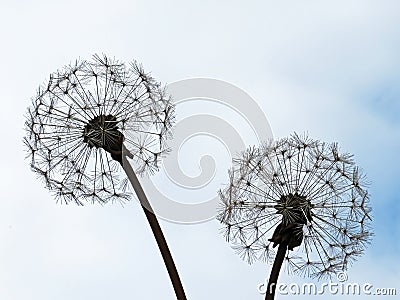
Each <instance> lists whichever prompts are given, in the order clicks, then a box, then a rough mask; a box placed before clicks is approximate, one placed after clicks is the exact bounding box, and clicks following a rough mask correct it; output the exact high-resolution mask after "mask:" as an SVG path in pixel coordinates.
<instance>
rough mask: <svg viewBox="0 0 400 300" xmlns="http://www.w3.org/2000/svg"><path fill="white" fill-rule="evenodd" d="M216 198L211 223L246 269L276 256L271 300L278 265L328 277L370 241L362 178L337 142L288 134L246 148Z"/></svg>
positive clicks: (269, 286) (268, 295)
mask: <svg viewBox="0 0 400 300" xmlns="http://www.w3.org/2000/svg"><path fill="white" fill-rule="evenodd" d="M220 197H221V200H222V208H221V212H220V214H219V215H218V220H219V221H220V222H221V223H222V224H223V225H224V233H225V236H226V238H227V240H228V241H229V242H231V243H232V244H233V247H234V248H235V249H236V250H237V252H238V254H239V255H240V256H241V257H242V258H243V259H245V260H246V261H247V262H249V263H251V262H253V261H254V260H256V259H261V260H270V259H273V258H274V257H275V260H274V263H273V266H272V270H271V274H270V278H269V281H268V284H267V286H266V298H265V299H274V295H275V287H276V283H277V280H278V275H279V272H280V269H281V266H282V263H283V262H284V261H286V262H287V267H288V271H290V272H293V273H298V274H300V275H303V276H310V277H317V278H322V277H325V276H327V277H330V276H331V275H332V274H335V273H338V272H341V271H344V270H346V268H347V266H348V265H349V264H351V263H352V261H353V260H354V259H355V258H357V257H358V256H359V255H360V254H361V253H362V252H363V250H364V249H365V247H366V244H368V243H369V240H370V237H371V235H372V233H371V231H370V220H371V217H370V212H371V210H370V208H369V197H368V193H367V190H366V189H365V176H364V175H363V174H362V172H361V171H360V170H359V168H358V167H357V166H355V164H354V162H353V160H352V156H351V155H349V154H340V153H339V150H338V146H337V144H336V143H334V144H325V143H322V142H320V141H314V140H312V139H310V138H308V137H307V136H299V135H297V134H293V135H292V136H290V137H289V138H284V139H281V140H279V141H275V142H272V141H270V142H267V143H265V144H263V145H262V146H261V147H260V148H254V147H253V148H250V149H248V150H246V151H245V152H244V153H243V155H242V156H241V157H240V158H238V159H236V160H234V166H233V169H232V170H231V171H230V183H229V184H228V186H227V187H226V188H225V189H224V190H223V191H220ZM276 246H278V249H277V252H276V253H275V251H274V248H275V247H276Z"/></svg>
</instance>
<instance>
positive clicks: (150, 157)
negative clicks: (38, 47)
mask: <svg viewBox="0 0 400 300" xmlns="http://www.w3.org/2000/svg"><path fill="white" fill-rule="evenodd" d="M172 121H173V105H172V104H171V101H170V98H169V97H166V95H165V92H164V90H163V88H162V87H161V86H160V84H159V83H157V82H155V81H154V79H153V78H152V77H151V76H149V75H148V74H146V73H145V72H144V71H143V69H142V67H141V66H140V65H138V64H137V63H136V62H133V63H131V64H130V65H129V66H127V65H125V64H123V63H121V62H119V61H117V60H115V59H110V58H108V57H106V56H102V57H100V56H98V55H95V56H94V57H93V59H92V60H90V61H87V60H82V61H76V62H75V63H74V64H71V65H68V66H66V67H64V68H63V69H62V70H59V71H57V72H55V73H53V74H51V75H50V79H49V81H48V82H47V83H45V84H43V85H42V86H40V87H39V89H38V92H37V95H36V97H34V99H33V100H32V106H31V107H29V109H28V113H27V117H26V123H25V128H26V132H27V135H26V137H25V140H24V142H25V145H26V148H27V150H28V152H29V156H30V157H31V168H32V170H33V171H34V172H36V173H37V174H38V176H39V177H40V178H41V179H42V180H43V181H44V183H45V184H46V186H47V188H49V189H50V190H51V191H53V192H54V193H55V194H56V196H57V198H58V200H60V201H63V202H67V203H68V202H71V201H73V202H75V203H77V204H80V205H81V204H83V202H85V201H91V202H100V203H105V202H108V201H110V200H127V199H129V197H130V193H129V190H127V179H126V176H124V175H122V174H120V172H121V167H120V164H121V163H122V152H123V151H125V152H124V153H126V154H127V156H129V157H130V158H131V159H132V160H133V164H134V166H135V169H136V172H137V173H139V174H140V173H145V172H148V171H149V172H153V171H154V170H157V168H158V164H159V160H160V156H162V155H163V154H164V153H165V152H166V148H165V140H166V139H167V138H168V137H169V136H170V128H171V123H172ZM121 175H122V177H123V178H122V179H121Z"/></svg>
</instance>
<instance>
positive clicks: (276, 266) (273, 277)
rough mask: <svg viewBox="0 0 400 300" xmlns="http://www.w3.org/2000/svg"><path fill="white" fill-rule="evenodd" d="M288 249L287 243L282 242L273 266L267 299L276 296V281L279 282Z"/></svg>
mask: <svg viewBox="0 0 400 300" xmlns="http://www.w3.org/2000/svg"><path fill="white" fill-rule="evenodd" d="M286 250H287V243H280V244H279V247H278V252H277V253H276V256H275V260H274V264H273V266H272V270H271V274H270V276H269V280H268V285H267V292H266V295H265V300H273V299H274V298H275V290H276V283H277V282H278V277H279V272H280V270H281V267H282V263H283V260H284V259H285V255H286Z"/></svg>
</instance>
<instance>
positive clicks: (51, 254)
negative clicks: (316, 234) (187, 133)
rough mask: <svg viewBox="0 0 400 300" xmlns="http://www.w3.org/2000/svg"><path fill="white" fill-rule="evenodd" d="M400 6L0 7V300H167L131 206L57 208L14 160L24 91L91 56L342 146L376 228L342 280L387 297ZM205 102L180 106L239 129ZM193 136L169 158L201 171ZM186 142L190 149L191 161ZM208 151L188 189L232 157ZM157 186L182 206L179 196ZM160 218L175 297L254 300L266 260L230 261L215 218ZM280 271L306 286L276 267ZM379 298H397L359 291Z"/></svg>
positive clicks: (208, 190) (163, 276) (397, 248)
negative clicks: (205, 166)
mask: <svg viewBox="0 0 400 300" xmlns="http://www.w3.org/2000/svg"><path fill="white" fill-rule="evenodd" d="M399 11H400V4H399V2H398V1H385V0H382V1H367V0H366V1H301V2H299V1H280V2H279V3H276V1H255V0H254V1H247V2H245V1H226V0H221V1H208V0H206V1H178V0H173V1H161V0H160V1H144V0H142V1H128V0H115V1H112V2H110V1H103V0H98V1H91V0H90V1H77V0H71V1H57V2H56V1H34V2H33V1H14V2H10V1H2V2H1V3H0V37H1V47H0V54H1V57H2V59H3V61H2V66H1V68H2V70H3V71H4V73H1V72H0V82H1V90H2V96H1V101H2V105H3V106H2V109H1V110H0V118H1V120H2V126H1V127H0V130H1V136H3V142H2V145H3V146H2V147H0V151H1V155H0V157H1V164H2V170H3V171H4V172H3V173H1V175H0V184H1V189H0V241H1V243H0V266H1V267H0V299H5V300H22V299H33V300H36V299H38V300H39V299H40V300H47V299H49V300H50V299H59V300H67V299H68V300H69V299H74V300H79V299H98V300H103V299H104V300H105V299H121V300H123V299H143V300H144V299H166V300H168V299H174V294H173V290H172V287H171V284H170V282H169V279H168V277H167V272H166V270H165V268H164V266H163V263H162V260H161V258H160V255H159V253H158V250H157V248H156V245H155V242H154V239H153V237H152V235H151V232H150V230H149V228H148V225H147V223H146V220H145V218H144V215H143V212H142V211H141V208H140V206H139V205H138V203H137V202H136V201H132V202H130V203H128V204H126V205H125V206H121V205H118V204H109V205H105V206H99V205H90V204H88V205H86V206H84V207H76V206H74V205H68V206H66V205H60V204H57V203H55V201H54V199H53V198H52V196H51V194H50V193H49V192H48V191H47V190H46V189H45V188H44V187H43V186H42V185H41V183H40V182H39V180H37V178H35V175H34V174H33V173H32V172H31V171H30V169H29V161H28V160H27V159H25V156H26V153H25V152H24V148H23V143H22V139H23V136H24V135H25V132H24V129H23V124H24V114H25V112H26V109H27V107H28V106H29V105H30V99H31V97H32V96H34V95H35V92H36V89H37V87H38V86H39V85H40V84H41V83H43V82H44V81H45V80H46V79H48V76H49V74H50V73H51V72H54V71H56V70H57V69H58V68H61V67H62V66H64V65H66V64H68V63H70V62H73V61H74V60H75V59H76V58H82V59H86V58H90V57H91V56H92V55H93V54H95V53H106V54H107V55H110V56H115V57H116V58H118V59H119V60H122V61H126V62H129V61H132V60H133V59H136V60H137V61H139V62H141V63H142V64H143V66H144V68H145V69H146V70H148V71H150V72H151V74H152V75H153V76H154V77H155V78H156V79H157V80H159V81H161V82H163V83H164V84H170V83H174V82H176V81H179V80H184V79H187V78H197V77H201V78H212V79H217V80H222V81H225V82H228V83H230V84H232V85H234V86H236V87H238V88H240V89H242V90H243V91H246V93H248V95H250V96H251V98H252V99H254V100H255V102H256V103H257V104H258V106H259V107H260V109H261V110H262V111H263V113H264V115H265V117H266V119H267V120H268V123H269V126H270V128H271V130H272V133H273V136H274V138H280V137H285V136H287V135H290V134H291V133H293V132H294V131H296V132H308V134H309V135H310V136H311V137H313V138H316V139H321V140H324V141H327V142H338V143H339V145H340V147H341V149H343V151H346V152H350V153H353V154H354V158H355V161H356V162H357V164H358V165H359V166H360V167H362V169H363V170H364V171H365V173H366V174H367V176H368V180H369V182H370V186H369V193H370V194H371V205H372V208H373V216H374V221H373V228H374V233H375V235H374V238H373V240H372V243H371V245H370V246H369V247H368V248H367V250H366V251H365V254H364V255H363V256H362V257H360V258H359V259H358V261H356V262H355V263H354V264H353V266H351V268H350V269H349V271H348V281H349V282H350V281H351V282H357V283H360V284H362V283H372V284H373V285H374V287H377V288H397V293H398V294H399V293H400V286H399V281H400V267H399V265H398V262H399V258H400V257H399V253H400V242H399V239H398V238H399V237H400V221H399V220H400V219H399V218H398V216H397V213H399V212H400V204H399V203H400V202H399V191H398V186H399V177H398V170H399V169H400V161H399V159H398V153H399V150H400V118H399V117H398V116H399V114H400V100H399V98H400V89H399V82H400V71H399V70H400V56H399V53H400V19H399V18H398V12H399ZM213 105H215V104H210V103H208V102H207V103H206V104H204V105H202V106H201V108H199V106H198V104H197V106H196V104H193V105H192V106H191V105H190V104H186V106H185V107H183V106H182V107H178V109H177V112H178V113H179V112H180V113H181V116H180V117H181V118H182V116H187V115H195V114H197V113H198V112H199V111H203V110H204V113H206V114H207V113H208V114H210V115H211V114H212V115H218V114H220V115H219V117H220V118H222V119H225V120H226V121H227V122H228V123H230V125H232V126H234V127H235V126H236V130H237V131H238V132H239V133H241V134H242V136H246V133H245V132H246V129H245V128H243V126H244V125H243V126H242V125H240V124H242V123H240V122H241V121H240V118H241V116H240V114H237V116H236V117H235V116H232V113H231V112H228V109H227V107H226V106H223V105H222V106H223V107H221V108H219V109H215V107H214V106H213ZM191 110H192V111H191ZM207 110H208V112H207ZM178 117H179V116H177V118H178ZM235 118H236V119H235ZM178 120H179V118H178ZM253 121H255V120H253ZM238 124H239V125H238ZM205 138H209V139H212V137H200V138H198V139H197V140H196V139H193V141H192V143H193V144H191V146H187V147H188V148H187V149H186V150H185V148H184V147H182V157H181V160H180V161H179V165H180V166H181V167H182V169H183V170H184V172H186V173H188V174H189V175H191V176H196V175H198V173H199V172H201V170H200V166H199V161H200V157H195V158H193V157H191V156H195V155H200V156H201V155H204V154H209V153H204V151H211V150H208V149H207V148H206V149H204V147H203V148H201V147H200V146H199V145H203V146H204V144H205V143H210V145H214V144H215V145H216V146H215V147H214V146H213V147H214V148H213V147H211V146H210V148H209V149H214V150H217V151H223V147H220V146H218V142H217V143H216V142H215V140H213V141H211V140H210V141H205V140H203V139H205ZM220 138H221V139H223V138H226V137H220ZM244 140H245V143H250V144H251V143H252V142H253V141H248V140H246V139H244ZM196 143H199V144H196ZM188 149H189V150H188ZM190 149H201V151H200V150H199V152H198V153H195V154H194V155H193V154H192V155H190ZM185 151H186V152H185ZM202 151H203V152H202ZM221 156H223V154H221V153H220V152H218V153H217V154H215V158H216V159H215V165H216V172H217V176H215V177H214V179H215V180H216V181H214V182H213V183H212V184H210V185H208V186H206V187H205V190H204V191H198V192H197V194H196V195H197V197H200V198H201V197H202V195H205V197H209V196H210V195H211V196H212V195H213V193H216V191H217V189H218V188H221V187H223V183H224V179H223V178H224V176H227V168H228V167H229V160H222V159H221V160H219V159H218V157H221ZM220 161H222V162H223V163H222V164H218V163H219V162H220ZM224 174H225V175H224ZM160 176H161V174H160ZM160 180H161V182H164V181H162V179H160ZM165 182H167V181H166V180H165ZM225 183H226V181H225ZM165 184H168V183H165ZM160 188H164V189H165V190H168V189H169V188H170V187H167V186H164V187H160ZM166 193H172V194H173V195H174V197H176V199H177V200H179V201H185V200H184V199H180V197H181V198H185V197H183V195H185V194H184V192H182V191H173V190H172V191H171V190H168V191H166ZM150 201H151V199H150ZM160 222H161V226H162V228H163V229H164V233H165V235H166V238H167V240H168V243H169V246H170V249H171V251H172V253H173V256H174V258H175V262H176V265H177V267H178V270H179V272H180V275H181V278H182V280H183V283H184V287H185V290H186V293H187V296H188V299H191V300H204V299H232V300H235V299H237V300H242V299H263V295H260V294H259V293H258V291H257V286H258V284H259V283H262V282H263V281H264V280H265V278H266V277H267V276H268V274H269V271H270V269H271V266H270V265H268V264H265V263H261V262H259V263H254V264H253V265H250V266H249V265H247V263H246V262H244V261H242V260H241V259H240V258H239V256H238V255H236V254H235V252H234V251H233V250H232V249H231V248H230V246H229V245H228V244H227V243H226V242H225V240H224V238H223V236H222V235H221V234H219V229H220V228H221V226H220V225H219V224H218V222H217V221H216V220H210V221H208V222H201V223H198V224H191V225H187V224H186V225H185V224H177V223H173V222H168V221H165V220H162V221H160ZM280 280H281V281H282V282H285V283H299V284H300V283H303V282H310V280H311V279H307V278H306V279H303V278H299V277H296V276H290V275H287V274H285V273H282V275H281V277H280ZM311 282H314V281H311ZM319 297H320V298H321V297H322V298H323V299H331V298H332V295H329V294H325V295H322V296H319ZM336 297H339V296H336ZM361 297H363V296H358V297H355V296H345V297H344V299H354V298H360V299H361ZM288 298H289V296H284V295H280V296H278V299H288ZM306 298H307V299H309V296H300V295H298V296H296V298H295V299H306ZM383 298H388V299H394V298H395V297H394V296H392V297H389V296H387V297H384V296H369V299H383Z"/></svg>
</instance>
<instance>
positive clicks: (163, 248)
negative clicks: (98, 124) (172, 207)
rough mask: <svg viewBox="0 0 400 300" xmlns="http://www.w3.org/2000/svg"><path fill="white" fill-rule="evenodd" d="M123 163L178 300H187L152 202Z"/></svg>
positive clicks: (130, 168) (126, 164)
mask: <svg viewBox="0 0 400 300" xmlns="http://www.w3.org/2000/svg"><path fill="white" fill-rule="evenodd" d="M122 161H123V163H122V164H121V165H122V168H123V169H124V171H125V173H126V175H127V176H128V178H129V181H130V182H131V184H132V187H133V189H134V190H135V193H136V195H137V197H138V198H139V201H140V203H141V206H142V208H143V211H144V214H145V215H146V218H147V221H148V222H149V224H150V227H151V230H152V231H153V235H154V237H155V239H156V241H157V245H158V248H159V249H160V252H161V255H162V258H163V260H164V263H165V266H166V267H167V271H168V274H169V277H170V279H171V282H172V285H173V287H174V291H175V295H176V299H178V300H186V295H185V291H184V289H183V286H182V282H181V280H180V277H179V274H178V271H177V269H176V266H175V263H174V260H173V258H172V255H171V252H170V251H169V248H168V245H167V241H166V240H165V237H164V234H163V232H162V230H161V227H160V224H159V223H158V220H157V218H156V216H155V214H154V212H153V210H152V208H151V205H150V202H149V201H148V200H147V196H146V194H145V193H144V191H143V188H142V186H141V185H140V182H139V180H138V178H137V176H136V174H135V171H134V170H133V169H132V166H131V164H130V163H129V162H128V160H127V158H126V156H125V155H123V157H122Z"/></svg>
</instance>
